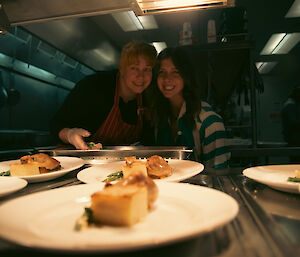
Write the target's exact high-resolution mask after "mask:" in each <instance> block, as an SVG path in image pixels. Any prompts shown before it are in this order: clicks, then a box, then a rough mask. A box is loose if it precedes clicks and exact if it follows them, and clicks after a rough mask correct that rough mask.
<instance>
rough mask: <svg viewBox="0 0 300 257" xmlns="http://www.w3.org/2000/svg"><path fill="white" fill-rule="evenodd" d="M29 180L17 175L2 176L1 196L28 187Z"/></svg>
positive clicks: (0, 182)
mask: <svg viewBox="0 0 300 257" xmlns="http://www.w3.org/2000/svg"><path fill="white" fill-rule="evenodd" d="M27 184H28V182H27V181H26V180H25V179H21V178H17V177H2V176H1V177H0V196H5V195H9V194H12V193H14V192H16V191H19V190H21V189H22V188H24V187H26V186H27Z"/></svg>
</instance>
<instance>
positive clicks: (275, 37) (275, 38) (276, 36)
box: [260, 33, 286, 55]
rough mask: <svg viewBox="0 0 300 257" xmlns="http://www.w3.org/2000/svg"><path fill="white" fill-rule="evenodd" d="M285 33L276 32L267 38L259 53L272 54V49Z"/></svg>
mask: <svg viewBox="0 0 300 257" xmlns="http://www.w3.org/2000/svg"><path fill="white" fill-rule="evenodd" d="M285 35H286V33H277V34H273V35H272V36H271V37H270V39H269V40H268V42H267V44H266V45H265V47H264V48H263V50H262V51H261V52H260V54H261V55H268V54H272V52H273V50H274V49H275V48H276V46H277V45H278V44H279V43H280V41H281V40H282V39H283V38H284V37H285Z"/></svg>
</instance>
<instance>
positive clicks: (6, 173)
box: [0, 170, 10, 177]
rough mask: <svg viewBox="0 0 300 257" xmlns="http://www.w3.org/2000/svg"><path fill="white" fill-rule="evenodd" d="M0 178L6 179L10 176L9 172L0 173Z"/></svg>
mask: <svg viewBox="0 0 300 257" xmlns="http://www.w3.org/2000/svg"><path fill="white" fill-rule="evenodd" d="M0 176H7V177H8V176H10V170H8V171H3V172H0Z"/></svg>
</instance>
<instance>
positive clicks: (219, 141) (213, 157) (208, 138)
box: [156, 101, 230, 169]
mask: <svg viewBox="0 0 300 257" xmlns="http://www.w3.org/2000/svg"><path fill="white" fill-rule="evenodd" d="M201 105H202V110H201V112H200V113H199V114H198V115H197V116H196V117H195V122H196V126H195V128H194V129H193V128H192V127H191V125H190V124H188V123H187V122H186V120H185V119H183V118H182V117H183V115H184V114H185V111H186V105H185V103H184V104H183V106H182V107H181V110H180V113H179V116H178V119H177V135H176V138H175V139H172V135H171V132H170V131H171V130H170V127H164V128H161V127H159V128H158V129H157V131H156V143H157V144H159V145H181V146H187V147H190V148H193V149H194V154H195V159H196V160H199V161H200V162H202V163H203V164H204V165H205V166H206V167H213V168H215V169H222V168H226V167H228V163H229V159H230V151H229V147H228V142H227V137H226V132H225V128H224V123H223V120H222V118H221V117H220V116H219V115H218V114H217V113H215V112H214V111H213V109H212V107H211V106H210V105H209V104H208V103H207V102H204V101H202V102H201Z"/></svg>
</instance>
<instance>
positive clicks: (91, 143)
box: [86, 142, 96, 148]
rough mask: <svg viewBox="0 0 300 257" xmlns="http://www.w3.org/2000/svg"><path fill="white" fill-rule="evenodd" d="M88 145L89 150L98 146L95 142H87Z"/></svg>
mask: <svg viewBox="0 0 300 257" xmlns="http://www.w3.org/2000/svg"><path fill="white" fill-rule="evenodd" d="M86 145H87V147H88V148H92V147H93V146H95V145H96V144H95V143H94V142H87V143H86Z"/></svg>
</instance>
